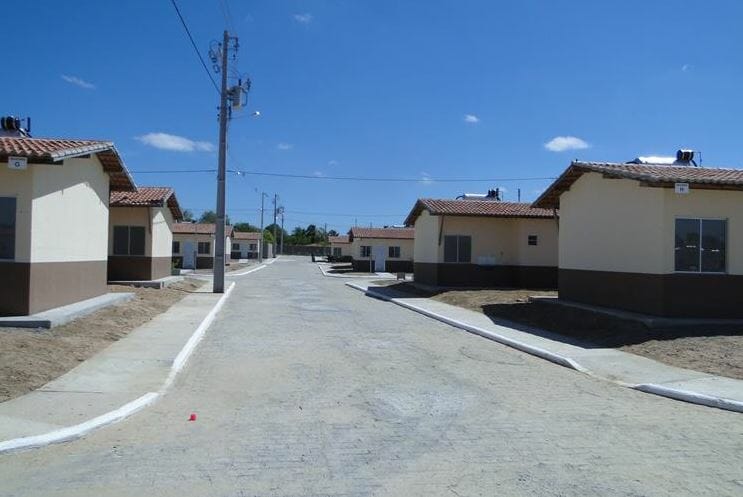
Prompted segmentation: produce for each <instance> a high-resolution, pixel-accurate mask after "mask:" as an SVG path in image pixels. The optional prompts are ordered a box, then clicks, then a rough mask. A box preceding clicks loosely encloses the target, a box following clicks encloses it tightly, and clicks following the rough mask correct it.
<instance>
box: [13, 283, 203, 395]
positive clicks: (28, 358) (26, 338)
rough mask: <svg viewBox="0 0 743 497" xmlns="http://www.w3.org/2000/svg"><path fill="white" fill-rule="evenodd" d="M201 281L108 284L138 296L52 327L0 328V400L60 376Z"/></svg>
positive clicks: (119, 290)
mask: <svg viewBox="0 0 743 497" xmlns="http://www.w3.org/2000/svg"><path fill="white" fill-rule="evenodd" d="M203 284H204V282H202V281H197V280H193V279H186V280H183V281H182V282H179V283H176V284H174V285H171V286H170V287H168V288H164V289H162V290H155V289H152V288H133V287H129V286H119V285H111V286H109V291H112V292H134V293H136V297H135V298H134V299H132V300H130V301H129V302H125V303H123V304H119V305H115V306H112V307H108V308H106V309H101V310H100V311H98V312H95V313H93V314H90V315H88V316H85V317H82V318H80V319H76V320H75V321H72V322H70V323H67V324H65V325H62V326H58V327H56V328H52V329H50V330H30V329H23V328H0V402H3V401H6V400H9V399H11V398H13V397H17V396H19V395H23V394H24V393H27V392H30V391H32V390H35V389H36V388H39V387H40V386H42V385H44V384H45V383H47V382H49V381H51V380H53V379H55V378H57V377H59V376H61V375H63V374H64V373H66V372H67V371H69V370H70V369H72V368H74V367H75V366H77V364H78V363H80V362H82V361H84V360H85V359H87V358H88V357H91V356H92V355H94V354H95V353H96V352H98V351H99V350H101V349H104V348H105V347H107V346H108V345H110V344H111V343H112V342H115V341H116V340H119V339H120V338H122V337H124V336H126V335H127V334H128V333H129V332H131V331H132V330H134V329H135V328H137V327H138V326H140V325H142V324H144V323H146V322H147V321H149V320H151V319H152V318H154V317H155V316H157V315H158V314H161V313H162V312H164V311H166V310H167V309H168V308H169V307H170V306H172V305H173V304H175V303H176V302H178V301H179V300H181V299H182V298H183V297H185V296H186V295H188V294H189V293H191V292H193V291H195V290H196V289H197V288H199V287H200V286H201V285H203Z"/></svg>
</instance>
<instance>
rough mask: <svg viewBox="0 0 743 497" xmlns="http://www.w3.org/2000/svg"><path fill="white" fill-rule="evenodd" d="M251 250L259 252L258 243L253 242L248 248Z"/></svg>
mask: <svg viewBox="0 0 743 497" xmlns="http://www.w3.org/2000/svg"><path fill="white" fill-rule="evenodd" d="M248 250H250V251H251V252H257V251H258V244H257V243H251V244H250V247H249V248H248Z"/></svg>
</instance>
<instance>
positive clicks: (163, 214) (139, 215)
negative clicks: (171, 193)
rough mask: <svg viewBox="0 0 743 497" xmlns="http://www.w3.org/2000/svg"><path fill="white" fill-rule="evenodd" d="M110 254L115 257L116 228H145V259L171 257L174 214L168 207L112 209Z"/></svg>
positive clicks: (109, 240)
mask: <svg viewBox="0 0 743 497" xmlns="http://www.w3.org/2000/svg"><path fill="white" fill-rule="evenodd" d="M110 216H111V222H110V223H109V224H110V228H109V233H108V254H109V255H114V253H113V249H114V229H113V228H114V226H142V227H143V228H145V249H144V255H145V257H170V256H171V255H173V254H172V250H173V232H172V231H171V226H172V224H173V214H172V213H171V212H170V209H168V208H167V207H112V208H111V213H110Z"/></svg>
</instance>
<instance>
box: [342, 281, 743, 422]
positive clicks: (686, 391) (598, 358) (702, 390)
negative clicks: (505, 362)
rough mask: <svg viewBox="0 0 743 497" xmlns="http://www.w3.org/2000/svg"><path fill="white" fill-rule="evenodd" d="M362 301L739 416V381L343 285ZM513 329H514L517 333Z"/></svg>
mask: <svg viewBox="0 0 743 497" xmlns="http://www.w3.org/2000/svg"><path fill="white" fill-rule="evenodd" d="M346 285H347V286H350V287H351V288H355V289H357V290H361V291H363V292H365V294H366V295H369V296H371V297H375V298H378V299H382V300H386V301H389V302H393V303H395V304H397V305H400V306H402V307H405V308H408V309H410V310H413V311H416V312H419V313H421V314H424V315H426V316H428V317H432V318H434V319H437V320H439V321H442V322H444V323H447V324H450V325H452V326H455V327H457V328H461V329H463V330H466V331H469V332H471V333H476V334H478V335H481V336H483V337H486V338H489V339H491V340H494V341H497V342H500V343H503V344H505V345H508V346H509V347H513V348H516V349H518V350H521V351H523V352H526V353H529V354H532V355H536V356H538V357H542V358H543V359H547V360H549V361H552V362H554V363H556V364H560V365H562V366H565V367H569V368H572V369H575V370H577V371H581V372H583V373H586V374H589V375H591V376H594V377H597V378H601V379H604V380H608V381H611V382H614V383H617V384H620V385H622V386H625V387H628V388H632V389H635V390H639V391H642V392H647V393H652V394H656V395H661V396H664V397H669V398H673V399H677V400H683V401H685V402H691V403H695V404H700V405H705V406H710V407H717V408H720V409H726V410H730V411H736V412H743V381H742V380H736V379H732V378H724V377H721V376H714V375H711V374H707V373H700V372H698V371H692V370H688V369H682V368H677V367H673V366H668V365H665V364H662V363H660V362H657V361H653V360H651V359H647V358H645V357H641V356H637V355H634V354H630V353H627V352H622V351H619V350H615V349H607V348H584V347H581V346H579V345H577V344H575V343H570V341H569V340H568V339H566V338H564V337H558V335H555V334H552V333H549V332H545V331H544V330H539V329H534V328H529V327H527V326H522V325H520V324H515V323H514V324H512V326H513V327H509V326H503V325H498V324H495V323H494V322H493V321H492V320H491V319H490V318H488V317H487V316H486V315H484V314H482V313H479V312H475V311H471V310H469V309H463V308H461V307H457V306H453V305H450V304H445V303H443V302H438V301H436V300H432V299H428V298H420V297H410V296H409V295H408V294H403V293H401V292H399V291H396V290H394V289H390V288H389V287H383V286H374V285H370V284H369V282H359V283H351V282H348V283H346ZM517 328H518V329H517Z"/></svg>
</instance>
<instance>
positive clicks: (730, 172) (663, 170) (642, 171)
mask: <svg viewBox="0 0 743 497" xmlns="http://www.w3.org/2000/svg"><path fill="white" fill-rule="evenodd" d="M588 172H596V173H601V174H603V175H604V176H606V177H609V178H620V179H632V180H637V181H640V182H642V183H643V184H646V185H648V186H659V187H668V188H672V187H673V186H674V184H675V183H689V184H691V185H695V186H697V188H714V189H729V190H743V169H726V168H711V167H694V166H682V165H661V164H618V163H613V162H581V161H573V162H572V163H571V164H570V166H569V167H568V168H567V169H566V170H565V172H563V173H562V174H561V175H560V177H559V178H557V180H555V182H554V183H552V185H550V187H549V188H547V190H545V192H544V193H542V195H541V196H540V197H539V198H538V199H537V200H535V201H534V203H533V204H532V205H533V206H535V207H544V208H558V207H559V206H560V195H561V194H562V193H563V192H565V191H567V190H569V189H570V186H571V185H572V184H573V183H575V181H577V180H578V178H580V177H581V176H582V175H583V174H585V173H588Z"/></svg>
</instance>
